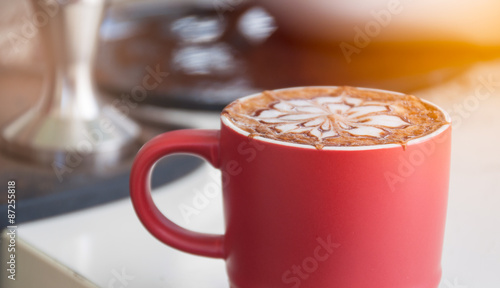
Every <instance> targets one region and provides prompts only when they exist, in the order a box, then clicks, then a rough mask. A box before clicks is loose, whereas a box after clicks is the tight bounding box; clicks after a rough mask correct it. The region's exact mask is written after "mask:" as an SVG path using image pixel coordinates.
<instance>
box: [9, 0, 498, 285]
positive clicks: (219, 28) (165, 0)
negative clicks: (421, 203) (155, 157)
mask: <svg viewBox="0 0 500 288" xmlns="http://www.w3.org/2000/svg"><path fill="white" fill-rule="evenodd" d="M0 5H1V6H0V7H1V9H0V99H1V101H2V102H1V105H0V129H1V142H0V145H1V153H0V183H1V184H0V185H5V186H6V185H7V184H6V183H7V182H8V181H11V180H15V181H16V188H17V191H16V201H17V202H16V204H17V206H16V209H17V210H16V221H17V222H16V224H20V227H21V228H20V231H21V232H22V231H26V232H25V234H24V235H25V236H24V238H22V237H21V236H23V234H22V233H21V232H20V234H19V235H20V237H21V238H20V239H21V240H22V241H24V242H22V241H21V242H22V243H24V244H20V245H25V246H22V247H24V248H23V250H22V251H23V252H22V253H23V255H24V256H22V257H26V258H24V259H30V260H27V261H29V262H30V263H31V262H32V263H35V262H36V263H38V264H37V265H39V266H36V265H33V266H32V267H31V266H30V267H31V268H30V267H25V268H24V269H26V271H30V276H29V279H31V280H30V281H34V282H36V283H38V285H41V286H38V287H45V286H43V285H42V284H41V283H45V282H43V281H48V280H47V279H46V278H47V277H48V276H47V275H53V277H52V280H54V277H55V278H57V279H59V280H60V281H62V282H61V283H62V284H60V285H73V286H72V287H118V286H119V285H118V283H120V284H121V285H122V287H227V283H226V282H227V281H226V280H225V275H224V270H223V263H219V262H217V263H218V264H217V265H213V266H212V264H211V263H213V262H210V261H216V260H207V259H203V260H200V259H198V258H197V257H195V256H188V255H184V254H181V252H176V251H173V250H172V251H171V250H170V248H168V247H166V246H163V245H161V244H159V243H157V242H155V240H154V239H152V237H151V236H149V235H148V234H147V232H146V231H145V229H143V228H142V227H141V226H140V224H139V223H138V221H137V220H136V219H135V215H134V213H133V211H132V208H131V205H130V202H129V199H127V197H128V193H129V192H128V177H129V175H128V173H129V169H130V165H131V163H132V160H133V157H134V155H135V153H136V152H137V150H138V149H139V147H140V146H141V145H142V144H143V143H145V142H146V141H147V140H148V139H150V138H151V137H153V136H154V135H157V134H159V133H162V132H166V131H170V130H173V129H181V128H213V129H217V128H218V127H219V116H218V115H219V113H220V111H221V110H222V109H223V107H224V106H225V105H227V104H228V103H230V102H231V101H233V100H235V99H237V98H239V97H242V96H245V95H248V94H251V93H254V92H259V91H262V90H265V89H277V88H284V87H294V86H306V85H351V86H359V87H371V88H380V89H386V90H394V91H399V92H404V93H411V94H415V95H417V96H420V97H422V98H425V99H428V100H430V101H433V102H435V103H437V104H438V105H440V106H442V107H443V108H445V109H446V110H447V111H448V112H449V114H450V115H451V117H452V120H453V126H454V140H453V141H454V142H453V149H454V150H453V159H452V178H451V183H450V185H451V188H450V209H449V212H448V219H449V221H448V226H447V231H446V239H445V248H444V249H445V250H444V251H445V252H444V253H445V254H444V260H443V261H444V262H443V267H444V271H445V273H444V276H443V282H442V283H441V286H440V287H442V288H446V287H467V288H472V287H481V288H487V287H492V288H493V287H498V286H499V285H500V278H499V277H500V276H498V275H497V274H498V273H493V271H498V269H500V260H499V259H500V231H499V230H498V227H500V225H499V224H500V214H498V207H500V195H499V193H498V192H500V182H499V180H498V179H500V177H499V176H500V152H499V150H498V147H499V146H500V138H499V135H500V134H499V133H498V131H499V129H500V116H498V115H499V114H498V111H500V32H499V30H498V27H500V18H499V17H498V13H499V11H500V2H498V1H495V0H477V1H474V2H471V1H463V2H459V3H457V1H451V0H438V1H430V0H424V1H410V0H356V1H341V0H333V1H326V0H312V1H300V0H286V1H280V0H255V1H251V0H189V1H182V0H112V1H98V0H41V1H34V0H33V1H31V0H23V1H8V0H1V1H0ZM214 173H215V174H214ZM216 173H217V172H216V171H214V170H212V168H210V167H208V166H207V165H206V164H203V163H202V161H200V160H199V159H195V158H192V157H188V156H183V155H181V156H175V157H169V158H168V159H164V160H162V161H161V162H160V163H159V164H158V165H157V167H156V169H155V172H154V175H153V187H154V188H155V195H156V196H155V197H157V198H155V200H157V203H159V204H158V205H159V206H161V207H162V209H164V210H165V213H169V212H166V211H167V210H168V211H170V213H173V214H170V215H169V217H172V218H173V219H174V220H175V219H177V221H178V222H179V224H181V225H183V226H188V227H190V228H192V229H197V230H200V231H205V230H206V231H209V232H213V231H223V227H222V224H221V223H222V220H221V219H222V211H221V204H220V202H221V200H220V197H218V198H217V199H215V200H214V202H213V203H212V202H210V203H212V204H210V205H209V207H208V208H207V209H205V210H203V211H201V212H200V213H201V215H203V217H198V218H197V219H195V220H193V221H187V220H186V217H184V216H185V215H183V214H182V209H180V208H179V207H180V206H178V205H180V204H178V203H184V202H182V201H185V202H186V201H187V202H186V203H189V202H190V201H191V200H190V199H192V198H193V197H194V195H196V193H197V191H199V190H202V189H203V188H204V187H206V185H207V183H208V184H211V183H218V182H217V181H219V180H217V177H218V176H215V177H213V175H216ZM207 175H208V176H207ZM210 175H211V176H210ZM4 183H5V184H4ZM2 189H3V188H2ZM174 190H175V191H177V192H175V191H174ZM178 191H186V192H185V193H184V192H182V193H181V192H178ZM2 195H5V194H3V193H2ZM162 199H163V200H162ZM174 200H175V201H177V202H175V201H174ZM162 201H163V202H165V203H163V202H162ZM172 201H174V202H175V203H174V204H169V203H170V202H172ZM179 201H180V202H179ZM104 204H106V205H104ZM169 205H170V206H169ZM7 210H8V209H7V197H4V196H2V197H1V198H0V215H7V213H8V211H7ZM162 211H163V210H162ZM172 211H174V212H172ZM118 215H119V216H120V217H118ZM48 217H51V218H48ZM176 217H177V218H176ZM122 219H127V221H128V222H126V223H127V224H125V223H124V220H122ZM8 220H9V218H7V217H4V216H1V219H0V223H1V226H2V228H4V227H6V226H8V225H9V222H8ZM191 220H192V219H191ZM104 223H106V224H104ZM10 224H12V223H10ZM23 224H24V225H23ZM129 224H130V225H129ZM190 225H191V226H190ZM23 227H26V228H23ZM71 227H86V228H85V229H74V228H71ZM61 228H62V230H64V231H60V232H57V233H56V232H51V233H52V234H51V233H46V232H44V231H52V229H56V230H59V229H61ZM22 229H25V230H22ZM131 231H132V233H131ZM54 233H55V234H54ZM130 234H134V235H136V236H130ZM113 235H114V236H113ZM124 237H130V239H129V240H128V241H124V242H121V241H122V239H123V238H124ZM134 237H138V238H134ZM142 241H146V242H145V243H151V245H147V246H148V247H149V248H148V249H147V250H146V252H144V251H143V250H142V249H143V248H142V247H143V246H142V245H140V244H138V242H141V243H143V242H142ZM116 242H120V243H122V244H121V245H117V244H116ZM153 243H154V244H153ZM2 245H5V241H4V243H3V244H2ZM115 245H116V246H115ZM113 246H115V249H114V250H113V249H111V248H110V247H113ZM134 247H135V248H134ZM3 248H4V247H3V246H2V249H3ZM4 250H5V249H3V250H2V251H0V253H3V256H2V259H3V257H5V255H6V254H5V253H4V252H5V251H4ZM111 250H113V252H109V251H111ZM26 251H27V252H26ZM68 251H72V252H71V253H69V254H71V255H70V256H68V255H69V254H68ZM124 251H127V252H126V253H125V252H124ZM159 251H163V252H159ZM141 252H144V254H141ZM158 253H166V254H161V255H163V256H162V257H159V256H158V255H160V254H158ZM42 254H43V255H45V256H40V255H42ZM179 254H180V256H179ZM33 255H36V256H33ZM140 255H142V256H140ZM137 257H139V258H141V257H142V258H141V259H143V260H142V261H144V262H143V263H144V265H137V264H134V263H133V262H134V261H130V260H131V259H137ZM183 257H184V258H183ZM35 258H36V259H38V260H37V261H38V262H37V261H35V260H33V259H35ZM102 258H105V259H108V261H107V262H106V261H104V262H106V264H103V265H104V266H99V265H100V264H97V263H100V262H102V261H103V260H102ZM159 258H162V259H161V260H159ZM167 258H168V259H167ZM109 259H111V260H109ZM200 261H201V262H200ZM54 263H55V264H54ZM147 263H155V264H154V266H155V267H157V268H154V269H153V268H148V267H147V265H148V264H147ZM180 263H184V264H180ZM25 265H26V264H25ZM139 266H140V267H139ZM2 267H3V266H2ZM40 267H45V268H43V269H42V268H40ZM47 267H52V268H50V269H49V268H47ZM54 267H55V268H54ZM61 267H63V268H61ZM98 267H100V268H98ZM162 267H163V268H162ZM207 267H208V268H207ZM67 268H69V270H68V269H67ZM30 269H31V270H30ZM40 269H42V270H43V271H45V270H46V271H45V272H44V273H35V272H36V271H42V270H40ZM44 269H45V270H44ZM51 269H52V270H51ZM123 269H126V271H129V272H127V273H131V274H128V275H132V274H133V276H130V277H129V278H130V279H128V280H126V279H127V278H126V277H125V280H123V277H122V276H123V274H124V273H125V272H123ZM176 269H178V270H176ZM207 269H208V270H207ZM210 269H214V270H210ZM495 269H496V270H495ZM3 270H5V269H3ZM68 271H73V272H75V273H76V274H79V275H82V276H81V277H80V278H78V277H76V278H75V277H73V276H71V275H72V274H71V273H70V274H68ZM202 271H205V272H202ZM207 271H208V272H207ZM4 273H5V272H4ZM51 273H52V274H51ZM42 274H45V276H43V275H42ZM76 274H75V275H76ZM118 274H119V275H122V276H120V277H122V278H120V277H118V276H116V275H118ZM41 275H42V276H41ZM63 275H65V276H63ZM68 275H69V276H68ZM141 275H142V276H141ZM144 275H147V276H144ZM189 275H196V277H189ZM0 276H2V280H0V283H4V282H1V281H4V279H5V278H6V277H4V276H5V275H2V274H1V273H0ZM19 277H21V275H19ZM23 277H26V278H25V280H22V281H28V280H26V279H27V278H28V276H26V274H24V275H23ZM44 277H45V278H44ZM132 278H133V279H132ZM187 278H189V279H187ZM41 279H45V280H41ZM82 279H84V280H82ZM112 279H115V280H116V281H118V280H120V279H121V280H123V281H121V282H120V281H118V282H116V281H114V282H113V281H111V280H112ZM59 280H58V281H59ZM64 281H69V282H64ZM72 281H74V282H72ZM111 282H113V283H115V282H116V283H117V284H116V286H109V285H111V284H109V283H111ZM27 283H28V282H24V284H23V282H21V283H19V282H17V284H16V285H25V286H12V287H31V286H29V285H30V284H29V283H32V282H29V283H28V284H27ZM47 283H48V282H47ZM51 283H52V284H54V283H55V282H51ZM68 283H70V284H68ZM75 283H76V284H75ZM199 283H204V284H203V286H201V284H199ZM207 283H208V284H207ZM8 284H9V285H13V284H12V283H11V282H9V283H8ZM26 285H27V286H26ZM77 285H81V286H77ZM86 285H87V286H86ZM113 285H114V284H113ZM197 285H198V286H197ZM2 287H9V286H2ZM51 287H59V286H51ZM61 287H64V286H61Z"/></svg>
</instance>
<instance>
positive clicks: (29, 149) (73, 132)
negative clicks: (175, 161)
mask: <svg viewBox="0 0 500 288" xmlns="http://www.w3.org/2000/svg"><path fill="white" fill-rule="evenodd" d="M30 2H31V5H32V7H33V8H34V13H35V14H34V17H33V19H37V20H36V21H38V23H36V24H38V25H37V26H38V27H39V28H38V29H39V30H38V32H39V35H40V36H41V37H40V39H41V43H42V47H41V48H42V49H43V52H44V56H45V60H46V64H47V67H46V70H45V71H46V75H45V76H46V78H47V79H45V83H44V87H43V89H42V91H41V94H42V95H41V99H40V101H39V102H38V104H37V105H36V106H35V107H33V108H32V109H30V110H29V111H27V112H26V113H25V114H24V115H22V116H21V117H19V118H18V119H16V120H15V121H13V122H11V123H10V124H9V125H8V126H6V127H5V128H4V129H3V131H1V140H2V147H3V150H4V151H5V152H7V153H9V154H10V155H13V156H15V157H20V158H24V159H27V160H30V161H35V162H39V163H43V164H52V165H57V166H58V167H63V168H64V167H68V169H73V168H74V167H76V166H78V165H80V164H83V163H85V164H86V165H87V164H89V163H90V165H92V166H96V165H101V166H102V164H105V165H106V166H108V165H112V164H113V163H116V162H117V161H119V160H120V159H122V158H124V157H125V156H127V155H130V153H132V152H135V151H136V150H137V147H138V140H137V139H138V137H139V133H140V128H139V126H138V125H136V124H135V123H134V122H133V121H131V120H130V119H128V118H127V117H126V115H123V114H121V113H119V112H118V111H117V110H116V109H114V108H113V107H112V106H110V105H105V104H103V103H101V101H100V100H99V97H98V92H97V89H96V87H95V85H94V81H93V79H92V64H93V60H94V56H95V51H96V46H97V40H98V32H99V27H100V23H101V19H102V16H103V11H104V8H105V3H104V2H105V1H99V0H64V1H45V2H44V1H39V0H30ZM108 167H109V166H108Z"/></svg>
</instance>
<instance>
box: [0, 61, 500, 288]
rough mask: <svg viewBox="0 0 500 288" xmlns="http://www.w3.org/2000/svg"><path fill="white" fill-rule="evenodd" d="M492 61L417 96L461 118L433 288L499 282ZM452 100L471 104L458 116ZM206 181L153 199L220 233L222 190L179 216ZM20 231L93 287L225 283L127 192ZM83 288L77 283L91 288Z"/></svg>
mask: <svg viewBox="0 0 500 288" xmlns="http://www.w3.org/2000/svg"><path fill="white" fill-rule="evenodd" d="M494 66H495V67H492V66H491V65H486V66H479V67H478V68H477V69H475V70H473V71H471V73H469V75H466V76H464V77H463V78H460V79H457V80H456V81H454V82H452V83H448V84H443V86H441V87H437V88H434V89H430V90H427V91H422V92H421V93H417V94H418V95H420V96H423V97H425V98H428V99H431V100H432V101H434V102H435V103H437V104H439V105H441V106H442V107H445V109H447V110H448V111H449V112H450V114H452V116H453V115H454V116H456V117H459V118H460V123H458V122H457V123H458V124H459V125H454V131H453V150H452V168H451V183H450V184H451V185H450V196H449V208H448V218H447V226H446V233H445V243H444V250H443V261H442V265H443V278H442V282H441V284H440V288H498V287H500V73H497V72H498V71H500V69H498V67H499V66H500V65H494ZM492 71H493V72H492ZM492 73H493V74H492ZM481 75H482V76H481ZM488 75H493V76H492V77H493V78H492V79H494V80H496V81H497V82H498V84H497V85H496V86H495V87H493V88H491V89H492V90H491V91H489V92H488V93H491V95H489V96H488V97H484V98H487V99H481V100H478V99H476V100H478V101H475V100H474V99H473V98H474V97H476V96H474V95H475V94H474V93H475V92H474V91H476V90H477V88H478V87H480V85H483V84H481V80H480V79H481V78H480V77H483V76H484V77H488ZM457 83H458V84H459V85H458V86H457ZM464 83H465V84H464ZM471 97H472V98H471ZM476 102H477V103H478V104H477V105H475V104H474V103H476ZM467 103H469V104H467ZM471 104H474V105H472V106H471ZM457 105H466V106H467V107H468V108H471V109H468V110H465V112H467V113H462V114H459V112H457V111H458V110H457V107H458V106H457ZM472 108H474V109H472ZM457 115H458V116H457ZM214 175H215V176H214ZM207 185H219V187H220V181H219V180H218V179H217V171H216V170H214V169H213V168H211V167H209V166H208V165H204V166H202V167H201V168H199V169H198V170H196V171H195V172H193V173H192V174H190V175H188V176H186V177H184V178H182V179H179V180H178V181H176V182H174V183H171V184H169V185H167V186H165V187H161V188H160V189H157V191H156V192H155V193H154V199H155V202H156V203H157V205H158V206H159V207H160V209H161V210H162V211H163V212H164V213H165V214H166V215H167V216H168V217H169V218H170V219H172V220H174V222H177V223H178V224H180V225H183V226H185V227H187V228H189V229H193V230H196V231H202V232H213V233H222V232H223V225H222V201H221V196H220V190H219V194H218V196H217V197H215V198H213V199H210V203H209V204H208V205H207V207H205V208H204V209H202V210H200V213H199V214H198V215H195V216H193V217H192V219H190V221H189V223H188V222H187V221H186V220H185V219H184V218H183V217H182V215H181V213H180V209H179V205H180V204H181V203H184V204H186V205H191V204H190V203H191V201H192V199H193V197H194V195H195V194H196V193H197V192H198V191H200V190H203V189H204V188H205V187H208V186H207ZM191 206H192V205H191ZM18 236H19V240H20V241H22V243H25V244H26V246H27V247H31V248H34V249H32V250H33V251H38V252H41V253H42V254H41V255H45V256H43V257H46V258H47V259H46V261H48V262H50V261H53V260H55V262H56V263H60V264H62V266H65V267H67V268H69V269H70V270H64V269H63V270H64V271H63V270H61V271H62V272H61V273H62V274H64V273H66V274H67V273H68V271H74V272H76V273H77V274H79V275H80V277H76V278H75V279H76V280H75V281H76V282H78V281H80V280H81V277H83V278H85V279H87V280H89V281H90V282H91V283H93V285H95V286H96V287H127V288H136V287H137V288H143V287H161V288H174V287H175V288H184V287H185V288H191V287H192V288H200V287H213V288H224V287H228V283H227V277H226V275H225V267H224V262H223V261H222V260H214V259H208V258H203V257H198V256H193V255H189V254H186V253H182V252H179V251H177V250H174V249H172V248H170V247H167V246H166V245H163V244H161V243H160V242H159V241H157V240H156V239H155V238H153V237H152V236H151V235H150V234H149V233H148V232H147V231H146V230H145V229H144V228H143V227H142V226H141V224H140V223H139V220H138V219H137V218H136V216H135V213H134V211H133V208H132V205H131V202H130V199H124V200H121V201H118V202H114V203H111V204H107V205H103V206H99V207H95V208H91V209H87V210H83V211H80V212H76V213H71V214H66V215H63V216H59V217H54V218H51V219H46V220H41V221H36V222H32V223H27V224H22V225H20V226H19V229H18ZM28 250H29V249H28ZM43 257H42V258H43ZM48 259H52V260H48ZM2 261H3V260H2ZM22 269H23V266H22V263H19V266H18V273H19V275H18V277H20V278H22V277H28V278H32V279H34V281H36V279H38V278H39V276H40V275H36V273H35V274H30V275H26V274H22ZM121 273H124V274H126V275H128V276H126V279H123V278H122V279H119V278H120V277H117V276H116V275H117V274H121ZM127 277H128V278H127ZM3 278H5V277H3ZM77 278H78V279H80V280H78V279H77ZM113 279H114V280H113ZM120 280H121V281H122V282H120ZM25 281H26V279H25ZM13 282H14V281H11V282H8V281H6V280H5V279H1V280H0V284H3V285H1V286H2V287H21V286H15V285H13V284H14V283H13ZM76 282H75V283H76ZM26 283H28V282H26ZM40 283H41V282H38V284H40ZM7 285H9V286H7ZM85 285H88V286H85ZM85 285H83V286H82V287H93V286H92V284H89V283H87V284H85ZM23 287H29V286H23ZM34 287H45V286H43V285H41V284H40V285H37V286H34ZM50 287H56V286H50ZM74 287H76V286H74ZM78 287H80V286H78Z"/></svg>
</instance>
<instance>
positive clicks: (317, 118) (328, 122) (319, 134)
mask: <svg viewBox="0 0 500 288" xmlns="http://www.w3.org/2000/svg"><path fill="white" fill-rule="evenodd" d="M223 117H226V118H228V119H229V120H230V121H231V122H233V123H234V124H235V125H236V126H238V127H239V128H241V129H243V130H245V131H247V132H249V133H250V135H251V136H261V137H266V138H270V139H275V140H279V141H286V142H293V143H298V144H309V145H314V146H316V148H318V149H321V148H322V147H324V146H364V145H378V144H388V143H399V144H403V145H404V144H405V143H406V142H407V141H409V140H411V139H414V138H418V137H421V136H424V135H427V134H429V133H432V132H433V131H436V130H437V129H438V128H439V127H441V126H443V125H444V124H446V123H447V121H446V119H445V116H444V114H443V113H442V112H441V111H439V110H438V109H437V108H436V107H434V106H432V105H429V104H427V103H425V102H423V101H421V100H420V99H418V98H417V97H415V96H411V95H399V94H395V93H388V92H382V91H375V90H362V89H357V88H353V87H338V88H328V87H310V88H295V89H284V90H276V91H265V92H263V93H261V94H259V95H257V96H253V97H250V98H244V99H240V100H237V101H235V102H233V103H232V104H230V105H228V106H227V107H226V108H225V109H224V111H223Z"/></svg>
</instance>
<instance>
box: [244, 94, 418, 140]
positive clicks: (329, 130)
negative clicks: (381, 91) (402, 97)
mask: <svg viewBox="0 0 500 288" xmlns="http://www.w3.org/2000/svg"><path fill="white" fill-rule="evenodd" d="M270 106H271V107H270V108H269V109H264V110H261V111H258V112H257V113H256V115H254V116H249V117H250V118H253V119H254V120H257V121H259V122H261V123H265V124H267V125H270V126H271V127H272V128H274V129H276V130H277V131H278V132H279V133H308V134H309V135H311V136H313V137H315V138H317V139H318V140H320V141H322V140H323V139H324V138H329V137H339V136H340V135H342V134H344V133H349V134H351V135H353V136H366V137H383V136H384V135H386V134H388V133H389V129H402V128H406V127H407V126H409V125H411V124H410V123H409V122H406V121H404V120H403V119H401V118H400V117H399V116H395V115H391V114H390V113H391V111H393V110H394V108H393V107H391V105H389V104H388V103H382V102H376V101H363V100H362V99H359V98H353V97H349V96H348V95H345V94H342V95H340V96H336V97H317V98H312V99H292V100H283V99H282V100H279V101H278V102H277V103H274V104H272V105H270Z"/></svg>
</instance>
